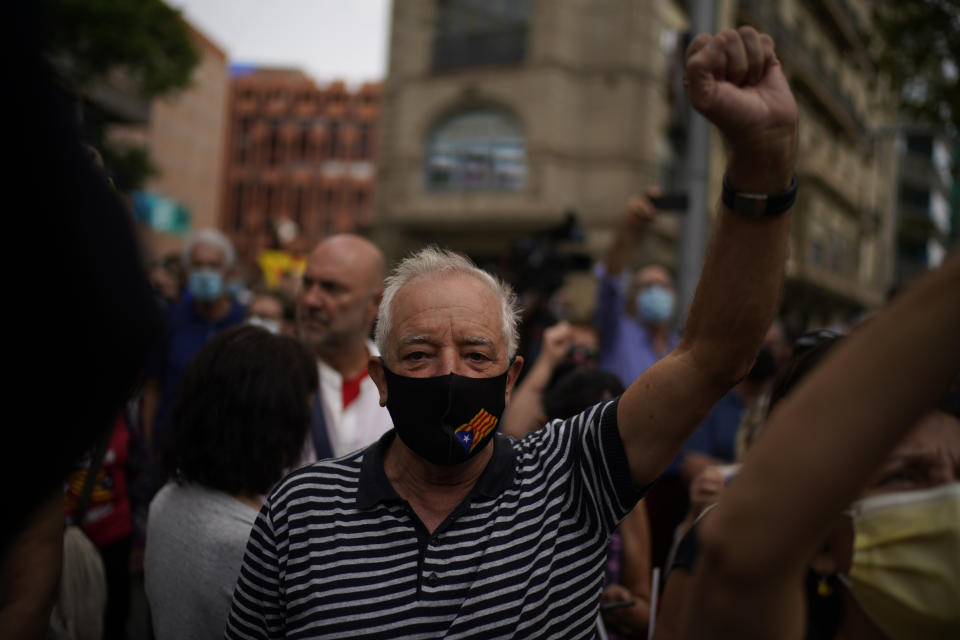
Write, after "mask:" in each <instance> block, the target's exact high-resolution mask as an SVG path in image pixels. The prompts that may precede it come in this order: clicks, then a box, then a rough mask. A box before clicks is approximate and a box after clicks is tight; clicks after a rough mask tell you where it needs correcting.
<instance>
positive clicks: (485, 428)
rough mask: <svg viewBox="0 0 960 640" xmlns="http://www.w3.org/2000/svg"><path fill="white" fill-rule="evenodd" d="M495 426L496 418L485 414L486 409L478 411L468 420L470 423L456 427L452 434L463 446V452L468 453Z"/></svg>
mask: <svg viewBox="0 0 960 640" xmlns="http://www.w3.org/2000/svg"><path fill="white" fill-rule="evenodd" d="M496 426H497V418H496V417H495V416H493V415H492V414H490V413H487V410H486V409H480V411H478V412H477V415H475V416H473V418H471V419H470V422H466V423H464V424H462V425H460V426H459V427H457V428H456V430H455V431H454V432H453V434H454V435H455V436H456V437H457V440H459V441H460V444H462V445H463V450H464V451H466V452H467V453H470V452H471V451H473V448H474V447H475V446H476V445H477V443H479V442H482V441H483V438H484V437H485V436H486V435H487V434H488V433H490V432H491V431H493V429H494V427H496Z"/></svg>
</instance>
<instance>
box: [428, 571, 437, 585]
mask: <svg viewBox="0 0 960 640" xmlns="http://www.w3.org/2000/svg"><path fill="white" fill-rule="evenodd" d="M438 584H440V578H438V577H437V574H435V573H431V574H430V575H428V576H427V586H428V587H435V586H437V585H438Z"/></svg>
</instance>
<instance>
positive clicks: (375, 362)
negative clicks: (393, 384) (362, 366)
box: [367, 356, 387, 407]
mask: <svg viewBox="0 0 960 640" xmlns="http://www.w3.org/2000/svg"><path fill="white" fill-rule="evenodd" d="M367 373H368V374H369V376H370V379H371V380H373V383H374V384H375V385H377V390H378V391H379V392H380V406H381V407H385V406H387V376H386V375H385V374H384V373H383V362H381V361H380V357H379V356H370V358H369V359H368V360H367Z"/></svg>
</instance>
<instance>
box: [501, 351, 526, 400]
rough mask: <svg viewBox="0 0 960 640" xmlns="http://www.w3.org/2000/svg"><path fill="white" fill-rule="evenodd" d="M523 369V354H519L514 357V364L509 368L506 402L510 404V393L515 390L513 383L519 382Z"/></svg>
mask: <svg viewBox="0 0 960 640" xmlns="http://www.w3.org/2000/svg"><path fill="white" fill-rule="evenodd" d="M521 371H523V356H517V357H516V358H514V359H513V364H511V365H510V368H509V369H508V370H507V394H506V397H505V398H504V402H506V403H507V404H510V394H511V392H512V391H513V385H515V384H516V383H517V378H518V377H519V376H520V372H521Z"/></svg>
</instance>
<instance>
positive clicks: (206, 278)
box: [187, 269, 223, 302]
mask: <svg viewBox="0 0 960 640" xmlns="http://www.w3.org/2000/svg"><path fill="white" fill-rule="evenodd" d="M187 289H188V290H189V291H190V295H191V296H193V298H194V299H195V300H199V301H200V302H213V301H214V300H216V299H217V298H219V297H220V295H221V294H222V293H223V275H222V274H221V273H220V272H219V271H217V270H216V269H194V270H193V271H191V272H190V277H189V278H188V280H187Z"/></svg>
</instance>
